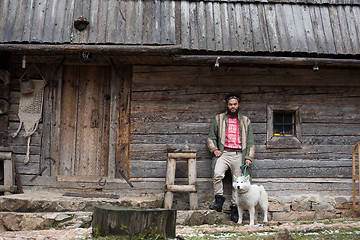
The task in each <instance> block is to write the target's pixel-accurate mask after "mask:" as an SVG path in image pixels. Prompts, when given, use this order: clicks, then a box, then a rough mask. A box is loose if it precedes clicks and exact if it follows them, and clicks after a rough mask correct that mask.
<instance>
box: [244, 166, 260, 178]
mask: <svg viewBox="0 0 360 240" xmlns="http://www.w3.org/2000/svg"><path fill="white" fill-rule="evenodd" d="M252 167H254V169H253V168H252ZM247 168H250V169H251V171H255V170H258V167H257V166H256V165H255V164H253V163H252V164H250V166H247V165H246V164H245V163H244V164H243V165H241V166H240V169H241V172H242V174H241V176H244V177H246V176H247V175H246V169H247Z"/></svg>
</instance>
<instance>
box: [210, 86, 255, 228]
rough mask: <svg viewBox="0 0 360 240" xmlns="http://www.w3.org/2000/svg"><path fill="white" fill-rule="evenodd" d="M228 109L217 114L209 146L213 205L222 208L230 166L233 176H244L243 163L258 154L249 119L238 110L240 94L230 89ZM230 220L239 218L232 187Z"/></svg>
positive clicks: (217, 208)
mask: <svg viewBox="0 0 360 240" xmlns="http://www.w3.org/2000/svg"><path fill="white" fill-rule="evenodd" d="M225 100H226V104H227V111H226V112H225V113H221V114H218V115H217V116H216V117H215V119H214V121H213V123H212V125H211V128H210V132H209V136H208V138H207V146H208V148H209V150H210V152H212V153H213V154H214V158H213V165H212V166H213V171H214V172H213V186H214V194H215V203H214V204H212V205H210V206H209V208H210V209H214V210H216V211H218V212H221V211H222V206H223V204H224V202H225V197H224V195H223V194H224V192H223V182H222V180H223V178H224V177H225V172H226V171H227V170H228V169H230V170H231V174H232V178H234V176H241V169H240V166H241V165H242V164H243V163H245V164H246V165H247V166H250V165H251V163H252V161H253V159H254V154H255V145H254V137H253V131H252V128H251V123H250V119H249V118H248V117H246V116H243V115H241V114H240V113H239V104H240V101H241V98H240V95H238V94H236V93H230V94H228V95H227V96H226V97H225ZM230 210H231V220H232V221H234V222H237V221H238V211H237V207H236V201H235V190H234V189H233V191H232V199H231V207H230Z"/></svg>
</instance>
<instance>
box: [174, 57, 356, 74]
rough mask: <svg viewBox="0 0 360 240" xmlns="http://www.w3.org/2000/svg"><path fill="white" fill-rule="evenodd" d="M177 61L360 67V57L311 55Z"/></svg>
mask: <svg viewBox="0 0 360 240" xmlns="http://www.w3.org/2000/svg"><path fill="white" fill-rule="evenodd" d="M173 61H174V62H175V63H186V64H194V65H199V64H214V65H215V63H216V62H218V63H219V66H221V64H224V63H225V64H229V63H237V64H259V65H298V66H314V71H318V70H319V68H316V67H319V66H326V67H342V66H347V67H359V66H360V60H359V59H351V58H347V59H335V58H310V57H275V56H274V57H272V56H226V55H174V56H173Z"/></svg>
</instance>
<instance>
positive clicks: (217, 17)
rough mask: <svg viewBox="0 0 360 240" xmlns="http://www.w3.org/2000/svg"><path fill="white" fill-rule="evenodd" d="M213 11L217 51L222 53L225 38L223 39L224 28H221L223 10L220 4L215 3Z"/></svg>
mask: <svg viewBox="0 0 360 240" xmlns="http://www.w3.org/2000/svg"><path fill="white" fill-rule="evenodd" d="M213 11H214V27H215V30H214V33H215V34H214V35H215V37H214V39H215V50H216V51H219V50H220V51H222V50H223V38H222V28H221V9H220V3H218V2H214V3H213Z"/></svg>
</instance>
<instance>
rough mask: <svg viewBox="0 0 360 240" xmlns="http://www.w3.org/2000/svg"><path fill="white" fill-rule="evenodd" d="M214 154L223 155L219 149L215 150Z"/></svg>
mask: <svg viewBox="0 0 360 240" xmlns="http://www.w3.org/2000/svg"><path fill="white" fill-rule="evenodd" d="M214 154H215V156H216V157H220V156H221V155H222V153H221V152H220V151H219V150H215V151H214Z"/></svg>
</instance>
